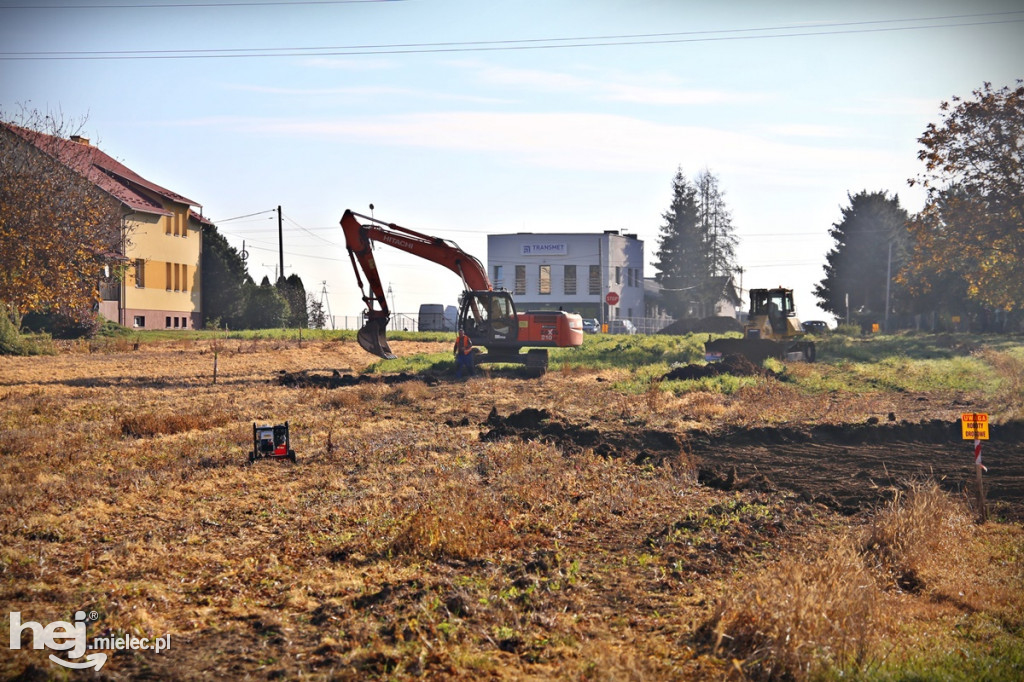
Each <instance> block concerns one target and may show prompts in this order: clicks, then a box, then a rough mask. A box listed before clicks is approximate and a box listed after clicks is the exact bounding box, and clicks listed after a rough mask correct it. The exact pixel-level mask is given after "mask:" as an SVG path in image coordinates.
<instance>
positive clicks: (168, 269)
mask: <svg viewBox="0 0 1024 682" xmlns="http://www.w3.org/2000/svg"><path fill="white" fill-rule="evenodd" d="M164 269H165V270H166V272H165V273H164V277H166V280H165V281H166V285H167V291H170V290H171V284H173V282H172V281H171V264H170V263H164ZM167 326H168V327H169V326H170V325H167Z"/></svg>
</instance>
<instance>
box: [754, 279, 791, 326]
mask: <svg viewBox="0 0 1024 682" xmlns="http://www.w3.org/2000/svg"><path fill="white" fill-rule="evenodd" d="M795 315H796V309H795V307H794V306H793V290H792V289H752V290H751V292H750V318H751V319H753V318H754V317H759V316H766V317H767V318H768V324H770V325H771V328H772V332H773V334H774V335H779V336H784V335H786V329H787V324H786V319H787V318H790V317H793V316H795Z"/></svg>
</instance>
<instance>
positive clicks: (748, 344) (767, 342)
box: [704, 287, 815, 364]
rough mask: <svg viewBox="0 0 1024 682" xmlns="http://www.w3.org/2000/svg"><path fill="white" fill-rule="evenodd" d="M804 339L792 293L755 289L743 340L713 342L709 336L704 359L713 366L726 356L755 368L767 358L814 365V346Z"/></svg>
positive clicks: (790, 290) (783, 290)
mask: <svg viewBox="0 0 1024 682" xmlns="http://www.w3.org/2000/svg"><path fill="white" fill-rule="evenodd" d="M803 336H804V330H803V326H802V325H801V324H800V320H798V319H797V317H796V309H795V307H794V306H793V290H792V289H784V288H782V287H778V288H776V289H751V290H750V314H749V316H748V317H747V323H746V324H745V325H744V326H743V338H742V339H734V338H726V339H714V340H712V339H711V337H710V336H709V337H708V341H707V343H705V344H704V357H705V358H706V359H707V360H708V361H709V362H714V361H717V360H721V359H722V358H723V357H725V356H726V355H742V356H744V357H746V358H747V359H748V360H750V361H751V362H753V363H754V364H761V363H762V362H764V361H765V360H766V359H767V358H778V359H779V360H801V361H804V362H814V359H815V351H814V342H813V341H807V340H805V339H804V338H803Z"/></svg>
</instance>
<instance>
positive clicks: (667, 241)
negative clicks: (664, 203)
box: [655, 169, 736, 317]
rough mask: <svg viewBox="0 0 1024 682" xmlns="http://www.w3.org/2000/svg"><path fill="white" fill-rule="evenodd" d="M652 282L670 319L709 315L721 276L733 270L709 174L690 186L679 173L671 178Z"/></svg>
mask: <svg viewBox="0 0 1024 682" xmlns="http://www.w3.org/2000/svg"><path fill="white" fill-rule="evenodd" d="M662 218H664V220H665V224H664V225H662V227H661V234H660V236H659V238H658V252H657V253H656V254H655V256H656V258H657V261H656V262H655V267H656V268H657V270H658V273H657V274H656V275H655V279H656V280H657V281H658V282H659V283H660V284H661V285H662V287H663V291H664V294H663V295H664V301H665V307H666V309H667V310H668V311H669V313H670V314H672V315H673V316H675V317H686V316H688V315H690V314H695V315H698V316H703V315H707V314H710V311H711V310H712V309H713V307H714V303H715V301H716V300H717V299H718V297H719V296H720V295H721V293H722V286H721V285H722V281H721V279H718V277H719V276H721V275H728V274H730V273H731V271H732V270H733V268H734V264H735V259H736V255H735V249H736V237H735V235H734V234H733V226H732V218H731V216H730V215H729V211H728V209H727V208H726V206H725V200H724V195H723V194H722V192H721V190H720V189H719V186H718V178H717V177H715V175H714V174H713V173H711V172H710V171H709V170H706V169H705V170H704V171H702V172H701V173H700V174H698V176H697V179H696V182H695V183H691V182H690V181H689V180H688V179H687V178H686V176H685V175H683V171H682V169H678V170H677V171H676V175H675V177H674V178H673V179H672V203H671V205H670V206H669V209H668V211H666V212H665V213H664V214H662Z"/></svg>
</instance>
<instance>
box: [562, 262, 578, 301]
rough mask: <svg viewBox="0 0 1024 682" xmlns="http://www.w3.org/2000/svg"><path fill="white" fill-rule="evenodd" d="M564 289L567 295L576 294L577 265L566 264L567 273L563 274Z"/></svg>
mask: <svg viewBox="0 0 1024 682" xmlns="http://www.w3.org/2000/svg"><path fill="white" fill-rule="evenodd" d="M562 277H563V279H562V289H563V293H564V294H565V295H566V296H575V295H576V266H575V265H566V266H565V273H564V274H563V275H562Z"/></svg>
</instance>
